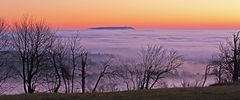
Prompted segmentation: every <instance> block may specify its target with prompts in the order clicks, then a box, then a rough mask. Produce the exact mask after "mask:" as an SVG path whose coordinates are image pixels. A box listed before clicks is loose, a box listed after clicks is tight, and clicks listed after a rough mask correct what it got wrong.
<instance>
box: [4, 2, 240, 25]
mask: <svg viewBox="0 0 240 100" xmlns="http://www.w3.org/2000/svg"><path fill="white" fill-rule="evenodd" d="M24 15H30V16H33V17H35V18H37V19H44V20H46V22H47V23H48V24H50V25H51V26H52V27H55V28H89V27H97V26H132V27H136V28H240V0H0V17H2V18H5V19H7V20H8V21H9V22H13V21H16V20H17V19H19V18H21V17H22V16H24Z"/></svg>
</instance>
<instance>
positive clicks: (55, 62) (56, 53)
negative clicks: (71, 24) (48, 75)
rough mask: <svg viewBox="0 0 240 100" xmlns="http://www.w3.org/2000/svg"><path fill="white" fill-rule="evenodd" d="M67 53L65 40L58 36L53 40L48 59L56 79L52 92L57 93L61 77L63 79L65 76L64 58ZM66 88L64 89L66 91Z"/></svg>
mask: <svg viewBox="0 0 240 100" xmlns="http://www.w3.org/2000/svg"><path fill="white" fill-rule="evenodd" d="M66 55H67V42H66V41H64V40H62V39H60V38H58V39H56V40H55V42H54V45H53V46H52V48H51V50H50V55H49V57H50V61H51V66H53V68H54V72H55V75H54V78H55V80H56V82H55V84H54V90H53V91H54V92H55V93H57V92H58V91H59V88H60V86H61V84H62V78H64V79H65V76H63V74H65V73H63V72H65V71H63V70H64V69H65V68H64V67H65V65H66V64H65V62H66V61H65V59H66ZM66 91H67V90H65V92H66Z"/></svg>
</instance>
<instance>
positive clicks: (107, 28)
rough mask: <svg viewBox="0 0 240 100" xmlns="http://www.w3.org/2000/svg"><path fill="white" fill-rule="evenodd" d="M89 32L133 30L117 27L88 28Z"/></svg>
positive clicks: (131, 28)
mask: <svg viewBox="0 0 240 100" xmlns="http://www.w3.org/2000/svg"><path fill="white" fill-rule="evenodd" d="M88 29H91V30H134V28H133V27H126V26H123V27H122V26H117V27H92V28H88Z"/></svg>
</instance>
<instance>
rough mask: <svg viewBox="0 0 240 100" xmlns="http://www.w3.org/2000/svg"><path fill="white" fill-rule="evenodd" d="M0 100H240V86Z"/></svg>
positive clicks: (9, 97) (23, 96)
mask: <svg viewBox="0 0 240 100" xmlns="http://www.w3.org/2000/svg"><path fill="white" fill-rule="evenodd" d="M0 100H240V86H229V87H208V88H188V89H180V88H179V89H177V88H176V89H156V90H146V91H130V92H115V93H96V94H28V95H24V94H22V95H12V96H10V95H7V96H0Z"/></svg>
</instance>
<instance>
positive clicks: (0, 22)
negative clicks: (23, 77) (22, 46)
mask: <svg viewBox="0 0 240 100" xmlns="http://www.w3.org/2000/svg"><path fill="white" fill-rule="evenodd" d="M8 33H9V25H8V24H7V22H6V21H5V20H4V19H2V18H0V93H3V92H5V91H7V89H9V86H4V85H7V84H5V83H6V81H7V79H9V78H10V77H11V76H12V75H11V74H12V65H11V64H9V63H8V62H9V59H10V55H9V52H6V51H7V50H8V49H9V36H8Z"/></svg>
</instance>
